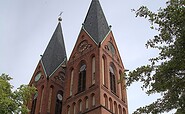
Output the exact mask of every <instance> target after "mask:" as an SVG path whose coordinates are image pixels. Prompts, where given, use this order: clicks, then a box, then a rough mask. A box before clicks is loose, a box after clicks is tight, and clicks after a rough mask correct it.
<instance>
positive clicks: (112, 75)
mask: <svg viewBox="0 0 185 114" xmlns="http://www.w3.org/2000/svg"><path fill="white" fill-rule="evenodd" d="M109 74H110V88H111V91H112V92H113V93H116V79H115V73H114V69H113V68H112V66H110V68H109Z"/></svg>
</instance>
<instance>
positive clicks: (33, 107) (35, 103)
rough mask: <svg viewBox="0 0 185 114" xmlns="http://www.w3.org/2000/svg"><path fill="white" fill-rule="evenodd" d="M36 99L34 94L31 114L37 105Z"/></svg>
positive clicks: (36, 94)
mask: <svg viewBox="0 0 185 114" xmlns="http://www.w3.org/2000/svg"><path fill="white" fill-rule="evenodd" d="M37 97H38V92H36V93H35V95H34V97H33V101H32V106H31V114H35V109H36V105H37Z"/></svg>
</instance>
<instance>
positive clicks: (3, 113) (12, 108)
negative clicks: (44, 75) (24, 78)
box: [0, 74, 36, 114]
mask: <svg viewBox="0 0 185 114" xmlns="http://www.w3.org/2000/svg"><path fill="white" fill-rule="evenodd" d="M11 79H12V78H11V77H10V76H8V75H6V74H2V75H1V76H0V114H12V113H14V114H19V113H21V114H27V113H28V111H29V110H28V108H27V107H26V104H27V101H29V99H30V98H31V96H32V94H33V93H34V92H35V90H36V89H35V88H34V87H30V86H27V85H21V86H20V87H19V88H18V89H16V90H15V91H12V89H13V86H12V85H11V84H10V82H9V81H10V80H11Z"/></svg>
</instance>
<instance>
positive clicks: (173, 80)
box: [127, 0, 185, 114]
mask: <svg viewBox="0 0 185 114" xmlns="http://www.w3.org/2000/svg"><path fill="white" fill-rule="evenodd" d="M134 11H135V13H136V17H137V16H139V17H144V18H146V19H148V20H149V22H150V23H151V29H155V30H157V31H158V32H159V34H158V35H156V36H154V38H152V39H149V40H148V41H147V43H146V47H147V48H155V49H158V50H159V55H158V56H157V57H155V58H151V59H149V60H150V62H151V63H150V64H149V65H144V66H141V67H139V68H137V69H136V70H134V71H132V72H129V74H128V76H127V86H130V85H131V84H132V83H133V82H135V81H140V82H142V83H143V86H142V88H143V89H146V93H147V94H148V95H151V94H154V93H161V95H162V96H161V98H159V99H157V101H155V102H153V103H151V104H149V105H147V106H145V107H140V108H139V109H137V111H135V112H134V114H138V113H152V114H157V113H163V112H169V111H171V110H173V109H175V110H176V114H184V113H185V0H169V1H167V2H166V7H165V8H160V9H159V10H158V11H157V12H156V13H154V12H152V11H150V10H149V9H148V8H147V7H146V6H142V7H140V8H139V9H138V10H134Z"/></svg>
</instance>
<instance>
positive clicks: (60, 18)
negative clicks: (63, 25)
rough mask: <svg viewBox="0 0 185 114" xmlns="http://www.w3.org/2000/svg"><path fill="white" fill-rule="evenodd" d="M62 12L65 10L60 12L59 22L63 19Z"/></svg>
mask: <svg viewBox="0 0 185 114" xmlns="http://www.w3.org/2000/svg"><path fill="white" fill-rule="evenodd" d="M62 13H63V12H60V14H59V15H58V21H59V22H60V21H62V17H61V15H62Z"/></svg>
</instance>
